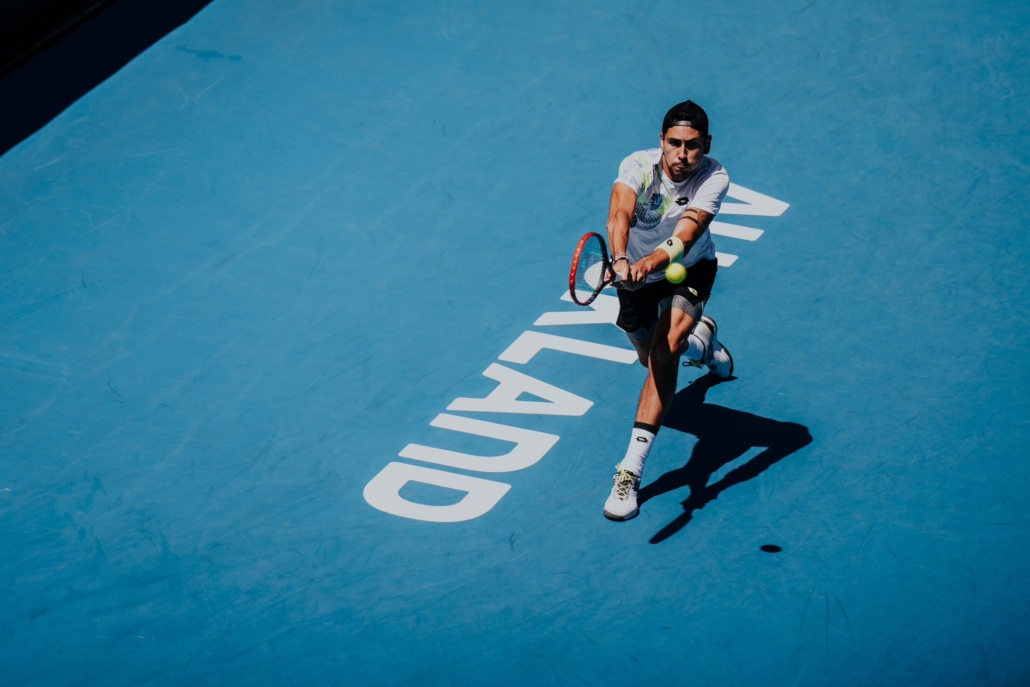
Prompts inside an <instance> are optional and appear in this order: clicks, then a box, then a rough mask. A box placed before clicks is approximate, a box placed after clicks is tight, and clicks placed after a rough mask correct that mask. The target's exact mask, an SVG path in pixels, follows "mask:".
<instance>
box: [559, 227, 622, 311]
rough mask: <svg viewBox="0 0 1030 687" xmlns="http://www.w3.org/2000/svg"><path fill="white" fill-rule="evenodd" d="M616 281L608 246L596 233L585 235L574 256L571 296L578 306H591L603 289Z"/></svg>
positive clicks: (570, 281) (570, 273) (571, 271)
mask: <svg viewBox="0 0 1030 687" xmlns="http://www.w3.org/2000/svg"><path fill="white" fill-rule="evenodd" d="M614 281H615V272H613V271H612V263H611V260H610V259H609V257H608V246H607V245H605V242H604V239H603V238H601V235H600V234H598V233H596V232H593V231H591V232H588V233H586V234H584V235H583V238H581V239H580V240H579V244H578V245H577V246H576V252H575V253H573V254H572V267H571V268H570V269H569V294H570V295H571V296H572V300H573V302H574V303H576V304H577V305H590V304H591V303H593V302H594V299H595V298H597V294H599V293H601V289H603V288H604V287H606V286H608V285H609V284H611V283H612V282H614Z"/></svg>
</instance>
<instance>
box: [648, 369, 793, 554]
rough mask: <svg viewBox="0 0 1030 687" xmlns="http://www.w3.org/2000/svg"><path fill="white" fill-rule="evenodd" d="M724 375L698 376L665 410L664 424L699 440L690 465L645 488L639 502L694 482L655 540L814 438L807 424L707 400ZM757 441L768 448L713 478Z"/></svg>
mask: <svg viewBox="0 0 1030 687" xmlns="http://www.w3.org/2000/svg"><path fill="white" fill-rule="evenodd" d="M722 381H724V380H721V379H717V378H716V377H714V376H713V375H711V374H708V375H705V376H704V377H700V378H698V379H697V380H695V381H694V383H692V384H691V385H690V386H687V387H685V388H684V389H682V390H680V391H679V392H678V393H677V394H676V396H675V398H674V399H673V402H672V407H670V408H669V412H668V413H666V416H665V421H664V422H663V423H662V425H663V426H664V427H669V428H671V429H675V430H679V431H680V432H686V433H687V434H693V435H694V436H696V437H697V443H696V444H694V450H693V452H692V453H691V454H690V459H689V460H688V461H687V463H686V465H684V466H683V467H681V468H677V469H676V470H670V471H669V472H666V473H665V474H664V475H662V476H661V477H659V478H658V479H656V480H655V481H654V482H651V483H650V484H648V485H647V486H646V487H643V488H642V489H641V490H640V493H639V503H640V504H643V503H645V502H647V501H649V500H651V499H653V498H655V497H656V496H661V495H662V494H666V493H668V492H670V491H673V490H675V489H679V488H680V487H690V496H689V497H687V500H686V501H684V502H683V513H682V514H681V515H679V516H677V517H676V519H675V520H673V521H672V522H670V523H669V524H668V525H666V526H665V527H663V528H662V529H661V530H660V531H659V532H658V533H657V534H656V535H654V536H653V537H651V543H652V544H658V543H660V542H663V541H665V540H666V539H668V538H669V537H671V536H672V535H674V534H676V533H677V532H679V531H680V530H681V529H683V528H684V527H685V526H686V524H687V523H689V522H690V520H691V518H693V517H694V511H696V510H699V509H701V508H704V507H705V506H706V505H707V504H708V503H710V502H712V501H714V500H715V499H716V498H718V496H719V494H721V493H722V492H724V491H725V490H727V489H729V488H730V487H732V486H733V485H735V484H740V483H741V482H746V481H747V480H749V479H753V478H755V477H757V476H758V475H760V474H761V473H763V472H765V470H767V469H768V468H769V466H770V465H772V464H773V463H776V462H778V461H780V460H783V459H784V458H786V457H787V456H789V455H790V454H792V453H794V452H795V451H797V450H799V449H801V448H804V447H805V446H807V445H808V444H810V443H811V442H812V435H811V434H809V433H808V428H807V427H805V426H803V425H799V424H796V423H794V422H779V421H778V420H771V419H769V418H767V417H760V416H758V415H752V414H751V413H745V412H743V411H740V410H733V409H732V408H724V407H722V406H717V405H714V404H711V403H705V394H707V393H708V390H709V389H711V388H712V387H713V386H715V385H716V384H719V383H721V382H722ZM754 447H763V448H765V450H764V451H762V452H761V453H759V454H758V455H756V456H755V457H754V458H752V459H751V460H749V461H748V462H746V463H744V464H743V465H740V466H738V467H736V468H734V469H732V470H730V471H729V472H728V473H726V475H725V476H724V477H723V478H722V479H720V480H719V481H718V482H715V483H714V484H709V483H708V481H709V480H710V479H711V477H712V475H714V474H715V473H716V472H717V471H718V470H719V468H721V467H723V466H724V465H726V464H728V463H729V462H730V461H733V460H736V459H737V458H740V457H741V456H742V455H744V454H745V453H747V452H748V451H749V450H750V449H752V448H754Z"/></svg>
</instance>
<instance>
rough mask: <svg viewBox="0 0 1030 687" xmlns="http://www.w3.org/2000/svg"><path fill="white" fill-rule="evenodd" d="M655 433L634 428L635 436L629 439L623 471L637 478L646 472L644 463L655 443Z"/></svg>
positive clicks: (623, 461)
mask: <svg viewBox="0 0 1030 687" xmlns="http://www.w3.org/2000/svg"><path fill="white" fill-rule="evenodd" d="M654 437H655V435H654V432H649V431H647V430H646V429H640V428H639V427H634V428H633V434H632V436H630V439H629V448H628V449H626V457H625V458H623V459H622V463H621V465H622V469H623V470H629V471H630V472H632V473H633V474H634V475H636V476H637V477H640V475H641V474H643V472H644V461H645V460H647V454H648V453H650V452H651V445H652V444H653V443H654Z"/></svg>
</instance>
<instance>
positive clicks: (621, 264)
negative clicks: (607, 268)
mask: <svg viewBox="0 0 1030 687" xmlns="http://www.w3.org/2000/svg"><path fill="white" fill-rule="evenodd" d="M612 272H614V273H615V277H616V279H615V281H616V283H618V282H623V281H629V261H628V260H619V261H618V262H617V263H615V264H614V265H612Z"/></svg>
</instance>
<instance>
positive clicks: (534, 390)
mask: <svg viewBox="0 0 1030 687" xmlns="http://www.w3.org/2000/svg"><path fill="white" fill-rule="evenodd" d="M558 338H560V337H558ZM483 375H484V376H486V377H489V378H490V379H493V380H496V381H498V382H500V384H499V385H498V386H497V388H496V389H494V390H493V391H491V392H490V395H489V396H487V397H486V398H456V399H454V401H453V402H451V404H450V405H449V406H447V410H466V411H472V412H476V413H523V414H526V415H568V416H572V417H579V416H580V415H582V414H583V413H585V412H587V410H589V409H590V406H592V405H594V402H593V401H588V400H587V399H585V398H583V397H581V396H577V395H576V394H573V393H570V392H568V391H565V390H564V389H559V388H558V387H556V386H551V385H550V384H547V383H546V382H541V381H540V380H539V379H536V378H534V377H530V376H529V375H524V374H522V373H521V372H516V371H515V370H512V369H511V368H508V367H505V366H504V365H498V364H497V363H494V364H492V365H490V367H488V368H486V372H484V373H483ZM522 394H531V395H533V396H539V397H540V398H542V399H545V400H543V401H520V400H518V398H519V396H521V395H522Z"/></svg>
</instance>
